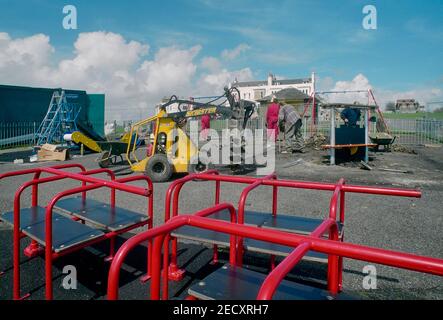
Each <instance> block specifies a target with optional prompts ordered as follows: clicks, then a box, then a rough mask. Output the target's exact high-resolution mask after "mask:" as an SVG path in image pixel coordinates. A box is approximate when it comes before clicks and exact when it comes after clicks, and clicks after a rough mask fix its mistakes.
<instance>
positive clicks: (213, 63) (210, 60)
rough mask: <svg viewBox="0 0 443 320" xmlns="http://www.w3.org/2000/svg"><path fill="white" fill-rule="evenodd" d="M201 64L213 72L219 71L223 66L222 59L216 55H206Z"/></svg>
mask: <svg viewBox="0 0 443 320" xmlns="http://www.w3.org/2000/svg"><path fill="white" fill-rule="evenodd" d="M201 66H202V68H204V69H206V70H209V71H211V72H217V71H219V70H220V69H221V68H222V65H221V62H220V60H219V59H217V58H214V57H204V58H203V59H202V62H201Z"/></svg>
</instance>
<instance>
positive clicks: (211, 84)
mask: <svg viewBox="0 0 443 320" xmlns="http://www.w3.org/2000/svg"><path fill="white" fill-rule="evenodd" d="M235 79H237V80H238V81H249V80H252V79H253V74H252V71H251V69H249V68H244V69H241V70H237V71H228V70H226V69H223V70H220V71H219V72H215V73H209V74H205V75H203V76H202V77H201V79H200V81H199V84H200V90H199V91H198V92H197V93H199V94H204V92H211V94H220V93H222V92H223V91H222V90H223V87H224V86H226V85H228V84H229V83H232V82H233V81H234V80H235Z"/></svg>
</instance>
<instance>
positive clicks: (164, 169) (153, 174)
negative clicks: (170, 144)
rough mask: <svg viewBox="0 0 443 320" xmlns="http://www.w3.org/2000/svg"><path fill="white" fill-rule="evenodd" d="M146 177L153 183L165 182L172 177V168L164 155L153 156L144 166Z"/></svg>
mask: <svg viewBox="0 0 443 320" xmlns="http://www.w3.org/2000/svg"><path fill="white" fill-rule="evenodd" d="M146 175H147V176H148V177H149V178H151V180H152V181H153V182H166V181H168V180H169V179H170V178H171V176H172V166H171V164H170V163H169V161H168V157H167V156H166V155H164V154H155V155H153V156H152V157H151V159H149V161H148V164H147V165H146Z"/></svg>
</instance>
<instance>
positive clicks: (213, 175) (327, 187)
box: [165, 171, 421, 286]
mask: <svg viewBox="0 0 443 320" xmlns="http://www.w3.org/2000/svg"><path fill="white" fill-rule="evenodd" d="M195 180H199V181H215V182H216V188H215V199H216V202H215V203H216V204H218V203H219V202H220V190H221V185H220V184H221V182H230V183H240V184H249V185H251V184H255V183H257V181H261V182H260V183H259V184H260V185H264V186H272V187H273V204H272V214H273V215H276V214H277V204H278V188H279V187H283V188H297V189H308V190H319V191H332V192H333V193H334V192H336V189H337V185H339V184H340V185H341V187H340V191H339V193H340V197H339V200H340V202H339V204H340V207H339V208H340V209H339V210H340V216H339V221H340V222H341V223H344V219H345V194H346V192H350V193H364V194H371V195H388V196H399V197H414V198H420V197H421V192H420V191H417V190H408V189H395V188H379V187H367V186H355V185H346V184H345V181H344V180H343V181H342V180H340V181H339V182H338V184H332V183H319V182H304V181H292V180H277V179H275V178H274V177H271V178H269V177H265V178H254V177H244V176H243V177H238V176H224V175H220V174H218V173H217V172H216V171H211V172H208V173H201V174H192V175H188V176H186V177H184V178H182V179H179V180H176V181H174V182H173V183H172V184H171V185H170V186H169V188H168V190H167V193H166V199H165V222H167V221H168V220H169V219H170V218H171V198H172V217H175V216H177V215H178V212H179V196H180V192H181V190H182V188H183V186H184V184H186V183H187V182H189V181H195ZM247 193H248V192H247ZM331 199H334V196H333V197H332V198H331ZM331 201H332V200H331ZM336 201H338V200H335V202H334V203H336ZM245 202H246V201H245V200H244V201H243V205H242V204H241V203H240V202H239V205H238V210H239V213H238V221H239V223H243V221H244V203H245ZM330 210H333V212H332V213H331V212H330V214H334V216H336V215H337V214H336V212H337V205H335V206H332V203H331V206H330ZM240 221H241V222H240ZM169 240H170V237H169V236H167V237H166V241H168V242H169ZM165 250H166V253H165V254H169V246H165ZM241 250H242V249H240V251H239V253H238V254H239V256H242V251H241ZM214 257H216V252H215V250H214ZM241 260H242V258H241V257H238V261H239V262H240V263H241ZM339 263H340V265H341V264H342V263H343V260H342V258H339ZM271 264H272V265H273V262H272V261H271ZM340 268H342V267H340ZM183 274H184V272H183V270H180V269H179V267H178V265H177V239H175V238H174V239H172V245H171V265H170V266H169V275H170V279H174V280H180V279H181V278H182V276H183ZM339 276H340V277H341V273H340V275H339ZM341 281H342V280H341V278H340V281H339V282H340V286H341Z"/></svg>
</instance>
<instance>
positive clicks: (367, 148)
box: [365, 109, 369, 163]
mask: <svg viewBox="0 0 443 320" xmlns="http://www.w3.org/2000/svg"><path fill="white" fill-rule="evenodd" d="M365 144H366V146H365V162H366V163H368V161H369V147H368V144H369V109H365Z"/></svg>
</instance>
